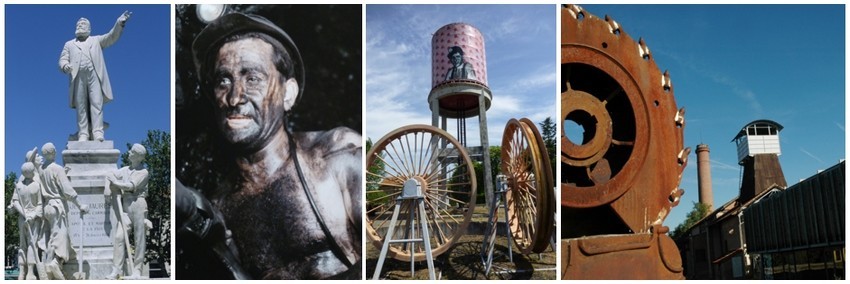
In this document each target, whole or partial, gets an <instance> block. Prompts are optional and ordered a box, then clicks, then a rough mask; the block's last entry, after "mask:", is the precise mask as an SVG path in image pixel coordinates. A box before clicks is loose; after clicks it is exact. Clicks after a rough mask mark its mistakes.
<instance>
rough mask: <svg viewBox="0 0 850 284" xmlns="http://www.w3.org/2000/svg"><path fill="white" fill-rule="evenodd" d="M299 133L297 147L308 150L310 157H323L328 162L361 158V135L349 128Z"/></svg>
mask: <svg viewBox="0 0 850 284" xmlns="http://www.w3.org/2000/svg"><path fill="white" fill-rule="evenodd" d="M299 134H300V135H298V136H297V137H298V138H297V139H298V145H299V148H301V149H302V151H305V152H308V153H309V154H310V156H311V157H312V158H318V159H324V160H327V161H328V162H331V161H333V160H346V159H350V158H355V159H357V160H358V161H359V160H360V159H361V156H360V153H361V151H362V149H363V141H362V137H361V136H360V134H359V133H357V132H356V131H354V130H353V129H351V128H348V127H342V126H341V127H337V128H334V129H331V130H328V131H312V132H302V133H299ZM358 164H359V162H358Z"/></svg>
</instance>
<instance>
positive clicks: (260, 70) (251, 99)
mask: <svg viewBox="0 0 850 284" xmlns="http://www.w3.org/2000/svg"><path fill="white" fill-rule="evenodd" d="M273 59H274V48H273V47H272V45H271V44H269V43H267V42H265V41H264V40H262V39H258V38H244V39H239V40H236V41H232V42H228V43H225V44H224V45H222V46H221V49H219V51H218V56H217V58H216V62H215V69H214V76H215V77H214V79H215V80H214V81H213V83H214V84H215V86H214V88H213V93H214V95H215V117H216V120H217V121H216V123H217V124H218V126H219V129H221V132H222V134H223V136H224V138H225V139H226V140H227V141H228V142H230V143H231V144H234V145H235V146H239V147H241V148H242V149H243V150H244V149H249V150H250V149H254V150H256V149H259V148H262V147H263V146H265V145H266V144H268V142H269V141H270V140H271V139H272V137H274V135H275V134H276V133H277V131H280V130H281V129H282V127H281V126H282V124H283V114H284V111H285V107H286V106H285V104H284V99H285V97H286V92H287V91H289V90H288V88H286V87H284V84H286V82H281V80H282V79H283V77H282V76H281V75H280V72H278V71H277V69H276V68H275V66H274V60H273ZM290 80H291V81H293V82H294V80H293V79H290ZM296 93H297V90H296Z"/></svg>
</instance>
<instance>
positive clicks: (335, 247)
mask: <svg viewBox="0 0 850 284" xmlns="http://www.w3.org/2000/svg"><path fill="white" fill-rule="evenodd" d="M283 123H284V131H286V136H287V137H288V138H289V152H290V153H291V155H292V159H293V161H294V162H295V170H296V171H297V172H298V179H299V180H301V188H303V189H304V193H305V194H306V195H307V200H308V201H309V202H310V207H311V208H312V209H313V213H314V214H315V215H316V219H317V220H318V221H319V227H321V228H322V231H323V232H324V233H325V236H327V239H326V240H327V241H328V242H329V243H330V246H331V252H333V254H334V255H335V256H336V258H338V259H339V260H340V261H342V263H343V264H345V267H347V268H349V269H350V268H351V266H352V263H351V261H350V260H348V257H347V256H345V252H343V250H342V247H340V246H339V243H337V241H336V238H334V236H333V235H332V234H331V230H329V229H328V226H327V225H326V224H325V220H324V218H322V214H319V207H318V206H316V201H315V200H314V199H313V194H311V193H310V190H309V189H308V187H307V180H306V179H305V178H304V173H303V172H302V171H301V165H300V164H299V163H298V152H296V147H295V139H294V138H292V133H291V132H289V127H287V126H286V124H287V120H286V117H285V116H284V120H283Z"/></svg>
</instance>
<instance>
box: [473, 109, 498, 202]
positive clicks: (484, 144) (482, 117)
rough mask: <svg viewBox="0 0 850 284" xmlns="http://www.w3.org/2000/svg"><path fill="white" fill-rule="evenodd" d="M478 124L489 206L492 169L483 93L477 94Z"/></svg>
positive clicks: (485, 192)
mask: <svg viewBox="0 0 850 284" xmlns="http://www.w3.org/2000/svg"><path fill="white" fill-rule="evenodd" d="M478 125H479V132H481V148H482V149H481V150H482V152H483V153H481V154H483V156H484V173H483V176H484V200H485V202H487V206H488V207H489V206H491V205H492V204H490V203H491V202H492V200H493V177H492V176H491V174H490V173H492V171H491V170H490V169H492V168H491V167H492V165H490V142H489V141H488V140H487V139H488V138H487V105H486V102H485V98H484V95H483V94H482V95H480V96H478ZM472 198H475V197H474V196H473V197H472Z"/></svg>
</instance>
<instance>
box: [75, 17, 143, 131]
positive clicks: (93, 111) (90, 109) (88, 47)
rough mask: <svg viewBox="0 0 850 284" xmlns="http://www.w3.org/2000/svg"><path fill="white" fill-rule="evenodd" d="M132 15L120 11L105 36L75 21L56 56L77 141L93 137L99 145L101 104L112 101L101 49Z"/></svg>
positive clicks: (112, 39) (83, 23)
mask: <svg viewBox="0 0 850 284" xmlns="http://www.w3.org/2000/svg"><path fill="white" fill-rule="evenodd" d="M131 14H132V13H130V12H127V11H124V13H123V14H121V16H119V17H118V20H117V21H116V22H115V26H113V27H112V30H110V31H109V33H107V34H105V35H99V36H89V35H91V23H89V20H88V19H86V18H80V19H79V20H78V21H77V29H76V38H74V39H72V40H69V41H68V42H66V43H65V47H63V48H62V54H61V55H60V56H59V69H60V70H62V72H63V73H65V74H68V78H69V79H70V80H69V81H70V103H71V108H75V109H77V127H79V131H78V132H77V140H79V141H87V140H89V137H91V136H94V139H95V140H97V141H103V104H105V103H108V102H109V101H111V100H112V85H110V84H109V74H107V73H106V63H104V61H103V49H104V48H107V47H109V46H111V45H112V44H114V43H115V42H116V41H118V38H119V37H120V36H121V33H122V32H123V31H124V25H125V24H126V23H127V20H129V19H130V15H131Z"/></svg>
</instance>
